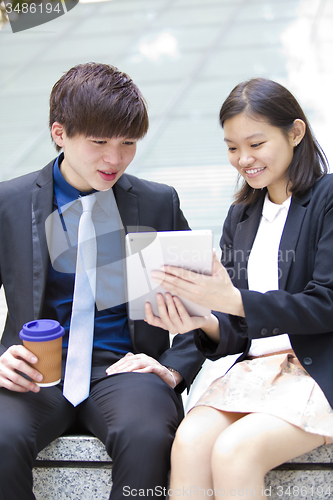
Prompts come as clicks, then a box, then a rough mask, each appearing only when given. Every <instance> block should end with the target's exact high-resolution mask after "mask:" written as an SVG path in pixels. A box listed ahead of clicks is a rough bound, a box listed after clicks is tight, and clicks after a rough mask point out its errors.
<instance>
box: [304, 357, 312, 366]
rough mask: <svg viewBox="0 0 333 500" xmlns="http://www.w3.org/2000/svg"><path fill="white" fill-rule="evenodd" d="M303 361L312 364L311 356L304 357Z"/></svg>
mask: <svg viewBox="0 0 333 500" xmlns="http://www.w3.org/2000/svg"><path fill="white" fill-rule="evenodd" d="M303 363H304V364H305V365H312V359H311V358H304V359H303Z"/></svg>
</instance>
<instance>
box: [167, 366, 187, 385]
mask: <svg viewBox="0 0 333 500" xmlns="http://www.w3.org/2000/svg"><path fill="white" fill-rule="evenodd" d="M165 368H166V369H167V370H168V371H169V372H170V375H171V376H172V378H173V380H174V383H175V386H174V388H175V387H176V386H177V385H178V384H179V383H180V382H181V381H182V380H183V377H182V376H181V374H180V373H179V372H178V371H177V370H175V369H174V368H172V367H171V366H166V367H165Z"/></svg>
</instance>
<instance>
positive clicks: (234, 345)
mask: <svg viewBox="0 0 333 500" xmlns="http://www.w3.org/2000/svg"><path fill="white" fill-rule="evenodd" d="M233 212H234V205H232V206H231V207H230V208H229V212H228V215H227V217H226V220H225V222H224V225H223V233H222V237H221V241H220V247H221V251H222V253H221V262H222V264H223V265H224V267H225V268H226V269H227V270H228V272H229V274H230V276H231V279H232V277H233V274H234V273H233V269H234V262H233V251H232V249H233V243H232V240H233V229H232V226H233V219H234V214H233ZM213 314H214V315H215V316H216V317H217V319H218V320H219V327H220V341H219V343H218V344H217V343H216V342H214V341H213V340H211V339H210V338H209V337H208V336H207V335H206V334H205V333H204V332H203V331H202V330H197V331H196V333H195V343H196V345H197V347H198V349H199V350H200V351H201V352H202V353H203V354H204V355H205V357H206V358H208V359H210V360H212V361H215V360H217V359H219V358H221V357H223V356H228V355H230V354H238V353H243V352H244V351H247V350H248V349H249V347H250V343H251V342H250V339H249V338H248V335H247V324H246V322H245V321H244V320H243V318H238V317H235V316H231V315H228V314H224V313H221V312H216V311H213Z"/></svg>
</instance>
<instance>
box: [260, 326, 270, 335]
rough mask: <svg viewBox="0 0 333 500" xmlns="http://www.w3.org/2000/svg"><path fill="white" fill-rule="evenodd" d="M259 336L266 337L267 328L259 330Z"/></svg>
mask: <svg viewBox="0 0 333 500" xmlns="http://www.w3.org/2000/svg"><path fill="white" fill-rule="evenodd" d="M260 333H261V335H262V336H263V337H264V336H265V335H267V333H268V331H267V328H262V329H261V332H260Z"/></svg>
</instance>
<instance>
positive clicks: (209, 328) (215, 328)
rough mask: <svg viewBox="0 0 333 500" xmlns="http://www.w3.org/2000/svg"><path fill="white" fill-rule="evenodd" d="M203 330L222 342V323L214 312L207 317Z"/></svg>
mask: <svg viewBox="0 0 333 500" xmlns="http://www.w3.org/2000/svg"><path fill="white" fill-rule="evenodd" d="M201 330H202V331H203V332H205V334H206V335H207V336H208V337H209V338H210V339H211V340H213V341H214V342H216V343H219V342H220V324H219V320H218V319H217V317H216V316H214V314H211V315H210V316H209V317H208V318H207V322H206V323H205V324H204V325H203V326H202V327H201Z"/></svg>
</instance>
